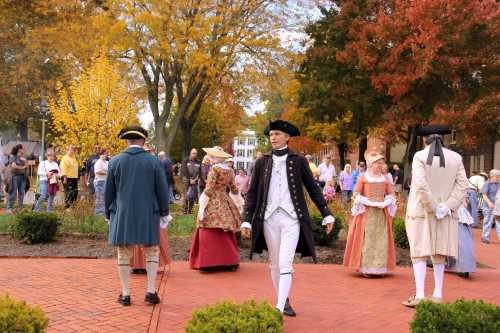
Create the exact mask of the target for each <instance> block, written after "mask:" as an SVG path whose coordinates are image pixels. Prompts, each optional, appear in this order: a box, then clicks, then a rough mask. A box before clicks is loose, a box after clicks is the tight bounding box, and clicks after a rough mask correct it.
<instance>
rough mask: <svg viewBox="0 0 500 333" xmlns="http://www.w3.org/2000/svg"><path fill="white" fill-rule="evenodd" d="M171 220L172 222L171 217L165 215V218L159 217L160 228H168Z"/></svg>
mask: <svg viewBox="0 0 500 333" xmlns="http://www.w3.org/2000/svg"><path fill="white" fill-rule="evenodd" d="M172 220H173V217H172V215H165V216H162V217H160V228H162V229H166V228H167V227H168V224H169V223H170V221H172Z"/></svg>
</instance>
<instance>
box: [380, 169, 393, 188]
mask: <svg viewBox="0 0 500 333" xmlns="http://www.w3.org/2000/svg"><path fill="white" fill-rule="evenodd" d="M382 174H383V175H384V177H387V179H389V181H390V182H391V184H392V185H394V179H393V178H392V175H391V174H390V173H389V166H388V165H387V164H384V165H383V166H382Z"/></svg>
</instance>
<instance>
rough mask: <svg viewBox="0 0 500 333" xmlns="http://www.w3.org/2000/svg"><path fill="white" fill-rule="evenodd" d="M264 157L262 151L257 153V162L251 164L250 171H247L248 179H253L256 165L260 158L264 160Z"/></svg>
mask: <svg viewBox="0 0 500 333" xmlns="http://www.w3.org/2000/svg"><path fill="white" fill-rule="evenodd" d="M262 156H264V154H262V152H261V151H257V153H255V160H253V161H252V162H250V164H249V165H248V169H247V174H248V177H250V178H252V175H253V170H254V168H255V163H256V162H257V160H258V159H259V158H262Z"/></svg>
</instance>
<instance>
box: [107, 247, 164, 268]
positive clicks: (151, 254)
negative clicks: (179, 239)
mask: <svg viewBox="0 0 500 333" xmlns="http://www.w3.org/2000/svg"><path fill="white" fill-rule="evenodd" d="M117 252H118V254H117V257H118V265H120V266H127V265H129V264H130V258H132V246H119V247H118V250H117ZM144 254H145V256H146V261H147V262H159V261H160V247H159V246H157V245H155V246H144Z"/></svg>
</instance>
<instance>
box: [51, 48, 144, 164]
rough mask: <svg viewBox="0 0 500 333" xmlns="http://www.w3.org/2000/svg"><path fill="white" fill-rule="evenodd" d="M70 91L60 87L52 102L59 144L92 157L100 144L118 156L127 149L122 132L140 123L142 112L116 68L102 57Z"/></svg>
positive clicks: (53, 127)
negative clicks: (74, 147)
mask: <svg viewBox="0 0 500 333" xmlns="http://www.w3.org/2000/svg"><path fill="white" fill-rule="evenodd" d="M92 63H93V64H92V66H91V67H90V68H89V69H88V70H84V72H83V73H82V75H81V76H80V78H79V79H75V80H73V81H72V82H71V83H70V84H69V87H68V88H66V87H64V86H62V85H60V86H59V89H58V92H57V96H56V97H55V98H51V99H50V101H49V105H50V110H51V121H52V130H53V134H54V141H55V144H56V145H58V146H62V147H66V146H68V145H74V146H78V147H79V148H80V153H81V154H82V156H89V155H90V154H91V153H92V151H93V148H94V146H95V145H96V144H99V145H100V146H101V147H106V148H107V149H108V150H109V151H110V153H112V154H115V153H117V152H119V151H121V150H122V149H123V148H125V142H124V141H123V140H119V139H118V138H117V135H118V133H119V132H120V130H121V129H122V128H123V127H124V126H126V125H131V124H133V123H137V122H138V119H137V113H138V108H137V105H136V103H135V100H134V97H133V94H132V91H131V88H130V87H129V86H128V84H127V80H123V77H122V75H121V72H120V71H119V69H118V68H117V65H116V64H113V63H112V62H110V60H109V59H108V58H107V57H106V56H98V57H97V58H95V59H94V61H93V62H92Z"/></svg>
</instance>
